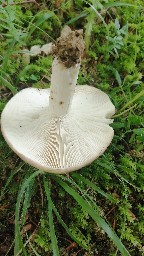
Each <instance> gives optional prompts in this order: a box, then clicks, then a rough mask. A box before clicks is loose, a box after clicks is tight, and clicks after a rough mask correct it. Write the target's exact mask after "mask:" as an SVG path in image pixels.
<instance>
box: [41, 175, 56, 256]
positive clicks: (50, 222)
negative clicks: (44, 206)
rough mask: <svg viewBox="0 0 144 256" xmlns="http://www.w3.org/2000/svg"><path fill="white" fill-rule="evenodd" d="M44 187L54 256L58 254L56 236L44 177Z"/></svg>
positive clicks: (48, 191)
mask: <svg viewBox="0 0 144 256" xmlns="http://www.w3.org/2000/svg"><path fill="white" fill-rule="evenodd" d="M44 188H45V192H46V195H47V201H48V216H49V226H50V237H51V243H52V250H53V255H54V256H59V255H60V254H59V249H58V245H57V238H56V234H55V228H54V223H53V214H52V200H51V196H50V188H49V187H48V181H46V179H45V177H44Z"/></svg>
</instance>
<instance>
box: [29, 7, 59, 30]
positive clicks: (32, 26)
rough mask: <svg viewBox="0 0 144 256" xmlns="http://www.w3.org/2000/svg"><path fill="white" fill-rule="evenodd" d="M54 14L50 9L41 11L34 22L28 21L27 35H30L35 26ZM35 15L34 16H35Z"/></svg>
mask: <svg viewBox="0 0 144 256" xmlns="http://www.w3.org/2000/svg"><path fill="white" fill-rule="evenodd" d="M38 15H40V13H38ZM53 16H55V13H54V12H52V11H47V12H46V13H43V14H42V15H41V16H40V17H39V18H38V19H37V20H36V21H35V23H30V26H29V28H28V29H29V35H31V34H32V33H33V32H34V31H35V30H36V29H37V28H39V26H40V25H41V24H42V23H43V22H45V21H46V20H48V19H49V18H51V17H53ZM36 17H37V15H36V16H35V17H34V18H36Z"/></svg>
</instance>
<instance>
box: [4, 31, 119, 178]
mask: <svg viewBox="0 0 144 256" xmlns="http://www.w3.org/2000/svg"><path fill="white" fill-rule="evenodd" d="M83 50H84V44H83V38H82V31H81V30H76V31H72V30H71V29H70V28H69V27H66V28H64V29H63V31H62V34H61V37H60V38H58V39H57V42H56V45H55V49H54V53H55V58H54V61H53V64H52V75H51V87H50V89H36V88H27V89H24V90H22V91H20V92H19V93H17V94H16V95H15V96H14V97H12V98H11V100H10V101H9V102H8V103H7V105H6V106H5V108H4V110H3V112H2V116H1V128H2V133H3V136H4V138H5V140H6V141H7V143H8V145H9V146H10V147H11V149H12V150H13V151H14V152H15V153H16V154H17V155H18V156H19V157H20V158H21V159H23V160H24V161H25V162H27V163H29V164H30V165H32V166H34V167H36V168H39V169H41V170H44V171H46V172H49V173H59V174H62V173H67V172H71V171H74V170H78V169H80V168H81V167H84V166H86V165H88V164H90V163H91V162H92V161H93V160H95V159H96V158H98V157H99V156H100V155H101V154H103V152H104V151H105V150H106V148H107V147H108V146H109V144H110V143H111V140H112V138H113V135H114V132H113V129H112V127H110V126H109V124H110V123H111V122H112V119H110V118H111V116H112V115H113V114H114V113H115V107H114V105H113V104H112V103H111V101H110V99H109V97H108V95H107V94H105V93H104V92H102V91H101V90H99V89H96V88H94V87H91V86H88V85H83V86H81V85H79V86H78V85H77V86H76V82H77V78H78V73H79V69H80V61H81V56H82V54H83Z"/></svg>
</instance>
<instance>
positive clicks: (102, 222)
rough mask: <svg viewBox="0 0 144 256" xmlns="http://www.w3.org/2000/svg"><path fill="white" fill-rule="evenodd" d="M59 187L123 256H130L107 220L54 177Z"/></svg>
mask: <svg viewBox="0 0 144 256" xmlns="http://www.w3.org/2000/svg"><path fill="white" fill-rule="evenodd" d="M53 179H54V180H56V181H57V182H58V183H59V185H61V186H62V187H63V189H64V190H65V191H66V192H67V193H68V194H69V195H71V196H72V197H73V198H74V199H75V200H76V201H77V203H78V204H79V205H80V206H81V207H82V208H83V209H84V210H85V211H86V212H87V213H88V214H89V215H90V216H91V217H92V219H93V220H94V221H95V222H96V223H97V224H98V225H99V226H100V227H101V228H102V229H103V230H104V231H105V232H106V233H107V235H108V236H109V238H111V239H112V241H113V242H114V243H115V245H116V246H117V248H118V249H119V251H120V252H121V253H122V255H123V256H130V254H129V252H128V251H127V249H126V248H125V246H124V245H123V244H122V242H121V240H120V239H119V238H118V236H117V235H116V234H115V232H114V231H113V230H112V229H111V228H110V227H109V225H108V224H107V223H106V222H105V220H104V219H103V218H102V217H101V216H100V215H99V214H98V213H97V211H95V210H94V209H93V208H92V207H91V205H90V204H88V203H87V202H86V201H85V200H84V199H83V198H82V196H80V195H79V194H78V193H77V192H76V191H75V190H74V189H72V188H71V187H70V186H68V185H67V184H66V183H65V182H63V181H62V180H61V179H60V178H59V177H53Z"/></svg>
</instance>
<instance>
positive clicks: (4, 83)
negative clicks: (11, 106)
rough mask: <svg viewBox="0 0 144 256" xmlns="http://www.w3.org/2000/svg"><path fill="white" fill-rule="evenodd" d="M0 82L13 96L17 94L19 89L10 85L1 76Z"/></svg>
mask: <svg viewBox="0 0 144 256" xmlns="http://www.w3.org/2000/svg"><path fill="white" fill-rule="evenodd" d="M0 81H1V83H2V84H3V85H4V86H5V87H7V88H8V89H9V90H10V91H11V92H12V93H13V94H16V93H17V89H16V88H15V87H14V86H13V85H12V84H11V83H10V82H8V81H7V80H6V79H5V78H3V77H2V76H0Z"/></svg>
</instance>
